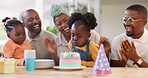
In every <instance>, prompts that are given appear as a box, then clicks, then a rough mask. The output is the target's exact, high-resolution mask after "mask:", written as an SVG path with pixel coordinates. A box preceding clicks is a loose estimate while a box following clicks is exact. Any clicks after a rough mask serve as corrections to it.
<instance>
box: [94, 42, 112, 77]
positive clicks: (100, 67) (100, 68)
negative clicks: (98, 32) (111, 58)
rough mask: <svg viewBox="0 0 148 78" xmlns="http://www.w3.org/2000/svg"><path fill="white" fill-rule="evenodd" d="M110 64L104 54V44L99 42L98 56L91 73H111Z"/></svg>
mask: <svg viewBox="0 0 148 78" xmlns="http://www.w3.org/2000/svg"><path fill="white" fill-rule="evenodd" d="M111 73H112V72H111V70H110V65H109V62H108V59H107V57H106V54H105V50H104V46H103V44H101V46H100V49H99V52H98V56H97V59H96V62H95V65H94V67H93V72H92V74H93V75H108V74H111Z"/></svg>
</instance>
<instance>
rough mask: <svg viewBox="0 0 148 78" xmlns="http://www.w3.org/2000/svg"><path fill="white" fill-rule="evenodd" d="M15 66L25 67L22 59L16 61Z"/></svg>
mask: <svg viewBox="0 0 148 78" xmlns="http://www.w3.org/2000/svg"><path fill="white" fill-rule="evenodd" d="M16 65H17V66H24V65H25V60H24V59H17V62H16Z"/></svg>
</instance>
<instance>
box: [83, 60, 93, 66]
mask: <svg viewBox="0 0 148 78" xmlns="http://www.w3.org/2000/svg"><path fill="white" fill-rule="evenodd" d="M94 63H95V62H94V61H81V65H82V66H86V67H93V66H94Z"/></svg>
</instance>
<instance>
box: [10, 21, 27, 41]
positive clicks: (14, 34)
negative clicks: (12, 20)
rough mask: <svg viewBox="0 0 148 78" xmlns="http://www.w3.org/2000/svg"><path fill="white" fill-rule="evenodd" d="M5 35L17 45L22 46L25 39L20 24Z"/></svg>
mask: <svg viewBox="0 0 148 78" xmlns="http://www.w3.org/2000/svg"><path fill="white" fill-rule="evenodd" d="M7 34H8V37H9V38H10V39H12V40H13V41H14V42H15V43H17V44H23V42H24V41H25V39H26V35H25V29H24V26H23V25H22V24H18V25H16V26H15V27H13V28H12V30H11V31H10V32H8V33H7Z"/></svg>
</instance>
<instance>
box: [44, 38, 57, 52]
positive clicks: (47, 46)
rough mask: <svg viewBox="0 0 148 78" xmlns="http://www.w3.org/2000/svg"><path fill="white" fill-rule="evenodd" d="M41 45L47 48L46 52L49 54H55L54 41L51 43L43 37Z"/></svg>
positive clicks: (55, 46)
mask: <svg viewBox="0 0 148 78" xmlns="http://www.w3.org/2000/svg"><path fill="white" fill-rule="evenodd" d="M43 43H44V46H45V47H46V48H47V50H48V51H49V52H50V53H56V52H57V45H56V43H55V40H54V39H52V41H51V40H50V39H49V38H47V37H45V38H44V40H43Z"/></svg>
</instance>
